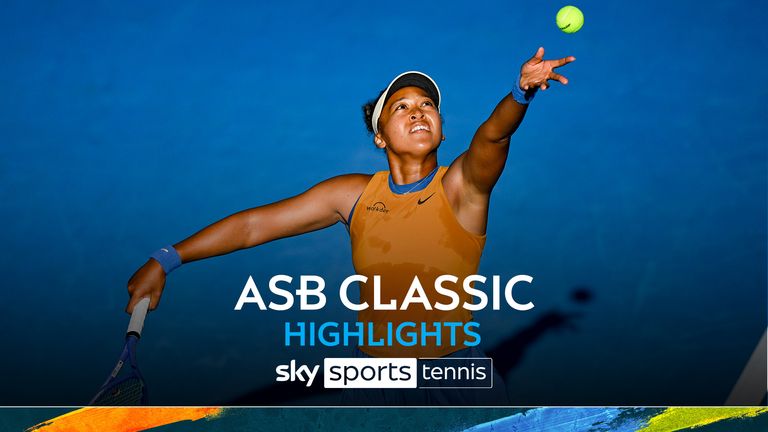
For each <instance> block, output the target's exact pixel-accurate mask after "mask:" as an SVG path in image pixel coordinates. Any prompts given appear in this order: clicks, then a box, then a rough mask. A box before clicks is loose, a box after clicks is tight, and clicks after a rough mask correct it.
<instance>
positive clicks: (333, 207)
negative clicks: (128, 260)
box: [126, 174, 370, 313]
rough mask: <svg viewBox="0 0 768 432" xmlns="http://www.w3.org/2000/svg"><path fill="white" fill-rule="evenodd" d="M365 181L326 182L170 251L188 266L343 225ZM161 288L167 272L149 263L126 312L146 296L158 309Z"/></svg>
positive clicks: (132, 287)
mask: <svg viewBox="0 0 768 432" xmlns="http://www.w3.org/2000/svg"><path fill="white" fill-rule="evenodd" d="M369 178H370V176H367V175H362V174H350V175H344V176H339V177H334V178H331V179H328V180H326V181H323V182H321V183H318V184H317V185H315V186H314V187H312V188H311V189H309V190H307V191H306V192H304V193H302V194H300V195H297V196H295V197H292V198H288V199H285V200H282V201H278V202H276V203H272V204H268V205H264V206H261V207H255V208H252V209H248V210H244V211H241V212H239V213H235V214H233V215H231V216H228V217H226V218H224V219H222V220H220V221H218V222H216V223H214V224H212V225H209V226H208V227H206V228H204V229H202V230H201V231H199V232H197V233H196V234H194V235H192V236H191V237H189V238H187V239H185V240H183V241H181V242H179V243H177V244H176V245H174V248H175V249H176V250H177V251H178V253H179V255H180V256H181V261H182V263H188V262H191V261H196V260H200V259H204V258H209V257H213V256H217V255H224V254H227V253H230V252H234V251H236V250H240V249H247V248H250V247H253V246H258V245H260V244H264V243H267V242H270V241H272V240H276V239H280V238H285V237H291V236H295V235H299V234H304V233H307V232H310V231H315V230H318V229H321V228H325V227H328V226H331V225H333V224H335V223H336V222H339V221H342V222H346V217H347V215H348V214H349V212H350V210H351V209H352V206H353V205H354V203H355V200H356V199H357V197H358V196H360V194H361V193H362V192H363V189H364V188H365V185H366V184H367V182H368V179H369ZM164 286H165V272H164V271H163V269H162V267H161V266H160V264H159V263H158V262H157V261H155V260H154V259H149V260H148V261H147V262H146V263H145V264H144V265H143V266H142V267H141V268H139V269H138V270H137V271H136V273H134V275H133V276H132V277H131V279H130V280H129V281H128V293H129V295H130V300H129V302H128V305H127V306H126V311H127V312H129V313H130V312H132V311H133V306H134V305H135V304H136V303H137V302H138V301H139V300H141V299H142V298H144V297H147V296H149V297H150V309H154V308H156V307H157V305H158V303H159V302H160V297H161V296H162V292H163V288H164Z"/></svg>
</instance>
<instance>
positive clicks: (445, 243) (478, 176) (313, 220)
mask: <svg viewBox="0 0 768 432" xmlns="http://www.w3.org/2000/svg"><path fill="white" fill-rule="evenodd" d="M543 56H544V49H543V48H539V49H538V51H537V52H536V54H535V55H534V56H533V57H532V58H531V59H530V60H528V61H527V62H525V63H524V64H523V65H522V67H521V69H520V75H519V79H518V80H517V82H515V83H514V86H513V90H512V92H511V93H510V94H509V95H507V96H506V97H504V98H503V99H502V100H501V102H499V104H498V105H497V106H496V108H495V109H494V111H493V113H492V114H491V116H490V117H489V118H488V119H487V120H486V121H485V122H484V123H483V124H482V125H480V127H479V128H478V129H477V132H476V133H475V135H474V137H473V138H472V141H471V143H470V145H469V148H468V149H467V150H466V151H465V152H464V153H462V154H461V155H460V156H459V157H457V158H456V159H455V160H454V161H453V162H452V163H451V164H450V166H448V167H440V166H438V162H437V151H438V148H439V147H440V143H441V142H442V141H443V140H444V139H445V137H444V135H443V130H442V118H441V116H440V108H439V107H440V99H441V98H440V90H439V88H438V86H437V84H436V83H435V82H434V81H433V80H432V79H431V78H430V77H429V76H427V75H426V74H423V73H421V72H406V73H404V74H401V75H399V76H398V77H396V78H395V79H394V80H392V82H390V84H389V85H388V86H387V88H386V89H385V90H383V91H382V92H381V94H380V95H379V96H378V98H376V99H375V100H373V101H371V102H370V103H368V104H366V105H365V106H364V107H363V111H364V114H365V120H366V126H367V128H368V130H369V131H370V132H371V133H372V134H373V142H374V144H375V145H376V147H378V148H380V149H383V150H384V152H385V155H386V157H387V162H388V164H389V171H383V172H379V173H376V174H373V175H367V174H347V175H341V176H338V177H333V178H330V179H328V180H325V181H323V182H321V183H318V184H317V185H315V186H313V187H311V188H310V189H309V190H307V191H306V192H304V193H302V194H300V195H297V196H295V197H292V198H288V199H285V200H282V201H278V202H275V203H272V204H268V205H265V206H261V207H256V208H252V209H248V210H244V211H242V212H239V213H236V214H233V215H231V216H228V217H226V218H224V219H222V220H220V221H218V222H216V223H214V224H212V225H210V226H208V227H206V228H204V229H203V230H201V231H199V232H198V233H196V234H194V235H192V236H191V237H189V238H187V239H185V240H183V241H181V242H179V243H177V244H176V245H174V246H166V247H164V248H162V249H160V250H158V251H157V252H155V253H154V254H153V255H152V257H151V259H149V260H148V261H147V262H146V263H145V264H144V265H143V266H142V267H141V268H139V269H138V270H137V271H136V273H135V274H134V275H133V276H132V277H131V279H130V281H129V282H128V292H129V294H130V300H129V302H128V305H127V307H126V311H128V312H129V313H130V312H132V310H133V307H134V305H135V304H136V303H137V302H138V301H139V300H140V299H142V298H144V297H150V309H155V308H156V307H157V306H158V304H159V302H160V298H161V296H162V293H163V288H164V286H165V279H166V275H167V274H168V273H169V272H170V271H172V270H173V269H174V268H176V267H178V266H179V265H181V264H182V263H188V262H192V261H196V260H200V259H204V258H208V257H213V256H218V255H223V254H227V253H230V252H233V251H236V250H240V249H246V248H250V247H253V246H257V245H260V244H263V243H266V242H269V241H272V240H276V239H280V238H284V237H290V236H295V235H299V234H303V233H307V232H310V231H314V230H318V229H321V228H326V227H328V226H331V225H333V224H335V223H337V222H342V223H344V224H346V225H347V226H348V229H349V233H350V238H351V244H352V260H353V264H354V267H355V271H356V273H357V274H359V275H364V276H367V277H368V280H369V283H366V284H361V287H360V297H361V302H363V301H367V302H368V303H369V304H372V303H373V300H372V295H373V294H372V289H371V287H370V286H369V285H370V281H371V279H372V277H373V276H374V275H378V276H380V277H381V280H382V289H381V296H382V299H381V303H382V304H386V303H388V302H389V301H391V300H395V301H396V302H397V303H398V304H399V303H400V301H401V300H402V299H403V298H404V297H405V296H406V294H407V291H408V289H409V287H410V286H411V281H412V280H413V279H414V276H418V277H419V279H420V280H421V282H422V284H423V288H424V291H425V293H426V295H427V297H429V298H433V296H440V295H441V294H439V293H437V292H435V290H434V281H435V279H437V278H438V277H439V276H440V275H453V276H456V277H457V278H458V279H459V280H462V279H463V278H464V277H466V276H468V275H471V274H475V273H476V272H477V268H478V264H479V261H480V256H481V253H482V250H483V246H484V244H485V232H486V226H487V221H488V207H489V202H490V196H491V192H492V191H493V187H494V185H495V184H496V181H497V180H498V179H499V177H500V176H501V173H502V171H503V170H504V165H505V162H506V159H507V154H508V152H509V144H510V137H511V135H512V134H513V133H514V132H515V130H516V129H517V128H518V126H519V125H520V123H521V122H522V120H523V117H524V116H525V113H526V110H527V107H528V103H529V102H530V100H531V99H532V98H533V96H534V94H535V93H536V91H537V90H539V89H540V90H546V89H547V88H548V87H549V81H559V82H560V83H562V84H567V83H568V80H567V79H566V78H565V77H563V76H562V75H560V74H558V73H556V72H555V71H554V69H555V68H557V67H560V66H563V65H565V64H567V63H570V62H572V61H574V60H575V58H574V57H565V58H561V59H558V60H544V58H543ZM453 286H455V285H453ZM455 287H456V291H455V295H456V296H457V298H458V299H459V301H460V302H461V303H463V302H469V303H471V298H470V297H469V295H468V294H467V293H466V292H465V291H463V290H461V286H460V285H459V286H455ZM451 297H453V296H451ZM441 298H442V297H441ZM470 320H471V313H470V312H469V311H467V310H466V309H463V308H460V307H457V308H452V309H449V310H439V309H436V308H431V307H425V305H423V304H421V303H417V304H411V305H409V306H408V308H407V309H406V310H400V309H394V310H386V309H384V310H382V309H376V310H374V309H373V308H368V309H365V310H362V311H360V312H359V315H358V321H359V322H363V323H373V333H374V339H377V338H378V337H379V336H380V335H383V334H384V333H386V332H387V326H391V325H393V324H394V325H397V324H398V323H403V322H415V323H443V322H457V323H467V322H469V321H470ZM454 330H455V329H454ZM418 331H419V330H417V332H418ZM438 331H439V332H441V333H442V338H441V339H442V340H444V341H447V340H449V339H450V338H451V337H454V338H455V337H456V335H455V334H454V335H451V334H450V332H451V328H449V327H441V328H440V329H439V330H438ZM458 337H459V339H460V340H461V338H462V337H463V335H462V334H459V335H458ZM429 340H431V341H434V340H435V338H434V337H433V338H431V339H429ZM359 348H360V350H361V351H362V354H363V355H365V356H372V357H442V356H446V355H452V354H455V352H457V351H459V350H461V349H463V348H464V347H463V346H462V345H461V344H448V343H440V344H437V343H427V344H416V345H413V346H403V345H397V344H395V345H394V346H360V347H359Z"/></svg>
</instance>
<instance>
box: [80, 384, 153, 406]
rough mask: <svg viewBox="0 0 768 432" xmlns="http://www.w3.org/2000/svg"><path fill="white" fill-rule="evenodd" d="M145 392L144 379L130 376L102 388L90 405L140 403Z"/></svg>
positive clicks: (128, 404)
mask: <svg viewBox="0 0 768 432" xmlns="http://www.w3.org/2000/svg"><path fill="white" fill-rule="evenodd" d="M145 393H146V388H145V386H144V381H142V380H141V379H139V378H137V377H131V378H128V379H126V380H124V381H120V382H116V383H115V384H114V385H112V386H110V387H107V388H105V389H104V390H102V391H101V394H99V396H97V397H96V398H95V399H94V401H93V402H92V403H91V405H100V406H130V405H141V404H142V402H143V401H144V398H145Z"/></svg>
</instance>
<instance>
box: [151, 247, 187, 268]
mask: <svg viewBox="0 0 768 432" xmlns="http://www.w3.org/2000/svg"><path fill="white" fill-rule="evenodd" d="M149 257H150V258H152V259H154V260H155V261H157V262H159V263H160V267H162V268H163V271H164V272H165V274H168V273H170V272H172V271H174V270H176V269H177V268H178V267H179V266H180V265H181V256H180V255H179V253H178V252H176V249H174V248H173V246H166V247H164V248H160V249H158V250H156V251H155V252H154V253H153V254H152V255H150V256H149Z"/></svg>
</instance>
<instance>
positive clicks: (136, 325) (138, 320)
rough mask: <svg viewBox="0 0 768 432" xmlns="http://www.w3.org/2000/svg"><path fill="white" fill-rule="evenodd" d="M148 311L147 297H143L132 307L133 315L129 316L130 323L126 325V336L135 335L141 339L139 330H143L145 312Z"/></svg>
mask: <svg viewBox="0 0 768 432" xmlns="http://www.w3.org/2000/svg"><path fill="white" fill-rule="evenodd" d="M148 309H149V297H144V298H143V299H141V300H139V302H138V303H136V306H134V307H133V313H132V314H131V322H129V323H128V331H127V332H126V334H135V335H136V336H139V337H141V329H143V328H144V318H146V317H147V310H148Z"/></svg>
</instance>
